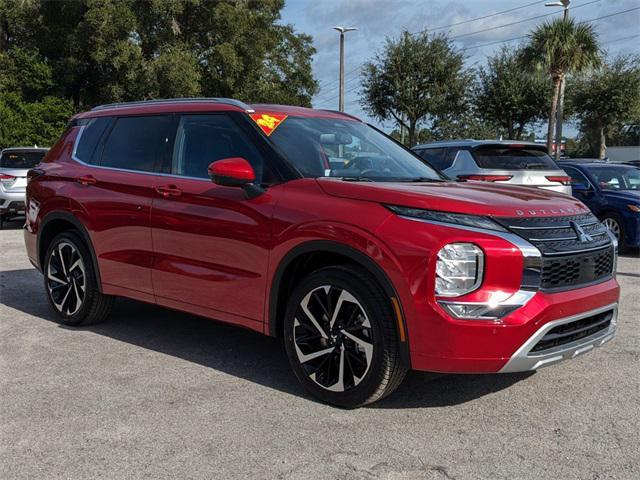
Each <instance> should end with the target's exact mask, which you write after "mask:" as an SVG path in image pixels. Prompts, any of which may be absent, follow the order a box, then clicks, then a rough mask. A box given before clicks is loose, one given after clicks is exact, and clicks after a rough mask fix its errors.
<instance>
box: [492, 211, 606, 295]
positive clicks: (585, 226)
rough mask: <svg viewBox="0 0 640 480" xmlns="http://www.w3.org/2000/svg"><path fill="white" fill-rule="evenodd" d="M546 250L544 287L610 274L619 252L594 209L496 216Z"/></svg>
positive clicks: (573, 284)
mask: <svg viewBox="0 0 640 480" xmlns="http://www.w3.org/2000/svg"><path fill="white" fill-rule="evenodd" d="M495 220H496V221H498V222H500V223H501V224H502V225H503V226H505V227H506V228H508V229H509V230H511V231H512V232H513V233H515V234H517V235H518V236H520V237H522V238H524V239H525V240H527V241H528V242H530V243H531V244H533V245H535V246H536V247H537V248H538V250H540V252H541V253H542V259H541V265H540V267H539V268H540V287H541V288H543V289H562V288H571V287H577V286H579V285H584V284H588V283H593V282H596V281H598V280H602V279H605V278H607V277H609V276H610V275H611V274H612V272H613V266H614V261H615V258H614V257H615V254H614V250H613V245H612V243H611V239H610V237H609V235H608V233H607V230H606V227H605V226H604V225H602V224H601V223H600V222H599V221H598V219H597V218H596V217H595V216H593V215H592V214H591V213H587V214H582V215H572V216H562V217H519V218H496V219H495Z"/></svg>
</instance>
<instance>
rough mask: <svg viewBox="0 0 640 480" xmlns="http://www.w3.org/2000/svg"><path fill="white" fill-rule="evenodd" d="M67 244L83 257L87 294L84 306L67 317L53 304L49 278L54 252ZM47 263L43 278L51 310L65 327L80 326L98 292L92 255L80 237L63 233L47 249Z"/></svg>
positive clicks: (45, 262) (70, 233)
mask: <svg viewBox="0 0 640 480" xmlns="http://www.w3.org/2000/svg"><path fill="white" fill-rule="evenodd" d="M61 242H65V243H70V244H71V245H72V246H73V247H74V248H75V249H76V250H77V251H78V253H79V254H80V256H81V257H82V262H83V263H84V271H85V282H86V288H85V294H84V299H83V301H82V306H81V307H80V309H79V310H78V311H77V312H76V313H74V314H73V315H67V314H66V313H63V312H61V311H59V310H58V309H57V308H56V306H55V305H54V303H53V299H52V298H51V294H50V292H49V285H48V278H47V274H48V271H49V262H50V260H51V255H52V253H53V250H54V249H55V248H56V247H57V246H58V244H59V243H61ZM44 258H45V261H44V266H43V269H42V271H43V277H44V287H45V291H46V294H47V300H48V301H49V304H50V305H51V308H53V310H54V311H55V312H56V314H57V315H58V318H59V319H60V321H61V322H62V323H64V324H65V325H70V326H76V325H80V324H81V323H82V322H83V321H84V320H85V319H86V317H87V315H88V313H89V311H90V310H91V304H92V303H93V298H94V296H95V292H96V290H97V282H96V277H95V273H94V271H93V263H92V260H91V254H90V253H89V250H88V249H87V247H86V245H85V244H84V242H83V241H82V239H81V238H80V236H79V235H77V234H75V233H73V232H62V233H61V234H59V235H57V236H56V237H55V238H54V239H53V240H52V241H51V243H50V244H49V246H48V247H47V253H46V255H45V257H44Z"/></svg>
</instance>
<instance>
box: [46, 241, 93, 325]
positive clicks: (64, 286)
mask: <svg viewBox="0 0 640 480" xmlns="http://www.w3.org/2000/svg"><path fill="white" fill-rule="evenodd" d="M46 275H47V277H46V280H47V286H48V290H49V296H50V298H51V301H52V303H53V304H54V306H55V307H56V309H57V310H58V311H59V312H60V313H62V314H64V315H73V314H75V313H76V312H77V311H78V310H80V308H81V307H82V301H83V299H84V292H85V287H86V273H85V268H84V262H83V260H82V257H81V256H80V252H79V251H78V250H77V248H76V247H75V246H74V245H72V244H71V243H69V242H66V241H61V242H60V243H58V244H57V245H56V246H55V247H54V248H53V250H52V252H51V254H50V256H49V263H48V265H47V267H46Z"/></svg>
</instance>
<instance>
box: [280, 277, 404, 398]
mask: <svg viewBox="0 0 640 480" xmlns="http://www.w3.org/2000/svg"><path fill="white" fill-rule="evenodd" d="M341 299H342V301H341ZM336 310H337V313H336V314H335V315H334V312H336ZM334 317H335V320H334V322H333V326H332V325H331V323H332V322H331V319H332V318H334ZM394 318H395V316H394V313H393V310H392V307H391V302H390V300H389V298H388V296H387V295H386V294H385V293H384V291H383V290H382V289H381V288H380V286H379V285H378V283H377V282H376V281H375V280H374V279H373V278H372V277H371V275H370V274H369V273H368V272H367V271H366V270H364V269H362V268H360V267H354V266H336V267H326V268H322V269H320V270H317V271H315V272H313V273H311V274H309V275H308V276H307V277H305V278H304V279H303V280H302V282H300V284H299V285H298V287H297V288H296V289H295V290H294V292H293V294H292V295H291V297H290V299H289V303H288V305H287V311H286V314H285V320H284V337H285V347H286V350H287V356H288V357H289V362H290V363H291V367H292V368H293V371H294V373H295V375H296V377H297V378H298V380H299V381H300V383H302V385H303V386H304V388H305V389H306V390H307V391H308V392H310V393H311V394H312V395H313V396H315V397H317V398H318V399H320V400H322V401H324V402H326V403H330V404H332V405H337V406H340V407H344V408H356V407H361V406H363V405H367V404H369V403H373V402H375V401H376V400H379V399H381V398H382V397H384V396H386V395H388V394H390V393H391V392H393V391H394V390H395V389H396V388H397V387H398V386H399V385H400V383H401V382H402V380H403V379H404V376H405V374H406V368H405V367H404V366H403V365H402V362H401V360H400V354H399V350H398V342H397V332H396V327H395V321H394ZM340 365H342V367H340ZM341 372H342V373H341Z"/></svg>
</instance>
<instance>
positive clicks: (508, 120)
mask: <svg viewBox="0 0 640 480" xmlns="http://www.w3.org/2000/svg"><path fill="white" fill-rule="evenodd" d="M521 55H522V52H521V51H520V50H518V49H516V50H514V49H511V48H507V47H503V48H502V50H501V51H500V52H499V53H498V54H496V55H495V56H493V57H490V58H489V59H488V60H487V66H486V67H481V68H480V69H479V70H478V80H477V83H476V85H475V89H474V93H475V95H474V103H475V105H476V107H477V109H478V112H479V115H480V116H481V118H483V119H484V120H485V121H487V122H490V123H493V124H496V125H498V126H499V127H500V128H501V129H502V130H503V131H505V133H506V136H507V138H511V139H516V140H520V139H521V138H522V135H523V133H524V132H525V128H526V127H527V126H530V125H531V124H533V123H535V122H536V121H538V120H540V119H543V118H545V116H546V113H547V108H548V106H547V102H548V100H547V99H548V98H549V96H550V93H551V85H550V83H549V81H548V80H547V79H545V78H543V77H542V76H541V75H538V74H537V73H535V72H533V73H532V72H530V71H527V70H523V69H522V60H521Z"/></svg>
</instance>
